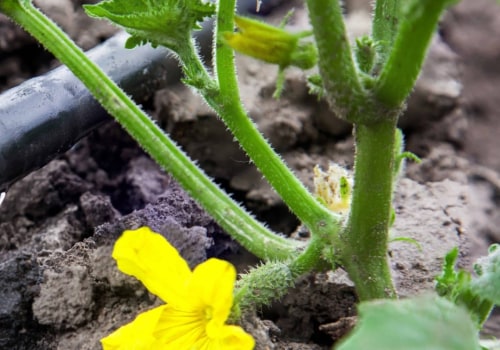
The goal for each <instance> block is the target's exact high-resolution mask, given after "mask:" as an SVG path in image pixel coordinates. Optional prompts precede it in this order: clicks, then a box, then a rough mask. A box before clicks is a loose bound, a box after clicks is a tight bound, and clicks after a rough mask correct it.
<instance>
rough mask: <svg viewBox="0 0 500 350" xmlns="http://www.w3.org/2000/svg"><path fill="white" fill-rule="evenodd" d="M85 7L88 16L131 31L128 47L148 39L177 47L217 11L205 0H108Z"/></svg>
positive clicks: (155, 44) (145, 41)
mask: <svg viewBox="0 0 500 350" xmlns="http://www.w3.org/2000/svg"><path fill="white" fill-rule="evenodd" d="M84 8H85V11H86V12H87V14H88V15H89V16H91V17H97V18H105V19H108V20H110V21H111V22H113V23H115V24H117V25H119V26H121V27H123V28H124V29H125V30H126V31H127V33H129V34H130V35H132V38H131V39H130V40H129V41H128V42H127V47H133V46H136V45H139V44H144V43H147V42H149V43H151V44H152V45H153V46H157V45H163V46H166V47H168V48H170V49H173V50H174V51H175V50H176V48H178V47H179V45H183V44H184V43H185V42H186V40H190V36H191V31H192V30H195V29H199V28H200V25H199V22H200V21H202V20H203V19H204V18H206V17H210V16H212V15H213V14H214V13H215V6H214V4H211V3H205V2H204V1H202V0H107V1H102V2H100V3H98V4H96V5H84Z"/></svg>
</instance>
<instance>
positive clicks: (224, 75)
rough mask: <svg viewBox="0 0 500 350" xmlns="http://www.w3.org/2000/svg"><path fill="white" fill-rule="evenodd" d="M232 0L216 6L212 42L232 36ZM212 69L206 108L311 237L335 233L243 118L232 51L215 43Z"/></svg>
mask: <svg viewBox="0 0 500 350" xmlns="http://www.w3.org/2000/svg"><path fill="white" fill-rule="evenodd" d="M234 5H235V1H234V0H221V1H219V2H218V6H219V7H218V16H217V24H216V32H215V40H218V38H220V37H221V35H222V33H224V32H232V31H233V27H234V23H233V18H234ZM215 46H216V52H215V67H216V73H217V79H218V84H219V88H220V95H217V96H212V97H210V96H209V97H208V98H207V101H208V102H209V104H210V105H211V106H212V107H213V108H214V109H215V110H216V111H217V112H218V113H219V115H220V117H221V118H222V120H223V121H224V123H225V124H226V125H227V127H228V128H229V129H230V130H231V132H232V133H233V135H234V136H235V138H236V139H237V140H238V142H239V143H240V145H241V146H242V148H243V149H244V150H245V152H246V153H247V154H248V155H249V157H250V158H251V159H252V161H253V162H254V163H255V165H256V166H257V167H258V168H259V170H260V171H261V172H262V174H263V175H264V176H265V178H266V179H267V180H268V181H269V183H270V184H271V186H272V187H273V188H274V189H275V190H276V192H278V194H279V195H280V196H281V198H282V199H283V201H284V202H285V203H286V204H287V205H288V207H289V208H290V209H291V210H292V211H293V213H295V215H297V216H298V217H299V219H300V220H301V221H302V222H303V223H304V224H305V225H306V226H308V227H309V229H310V230H311V233H312V234H313V235H321V236H324V237H328V236H331V235H334V234H335V233H336V232H337V231H338V229H339V228H338V222H339V219H340V218H339V216H338V215H336V214H334V213H332V212H331V211H329V210H328V209H327V208H326V207H324V206H323V205H321V204H320V203H319V202H318V201H317V200H316V199H315V198H314V197H313V196H312V195H311V194H310V193H309V191H308V190H307V189H306V188H305V187H304V185H303V184H302V183H301V182H300V181H299V180H298V179H297V177H296V176H295V175H294V174H293V173H292V171H291V170H290V169H289V168H288V167H287V166H286V165H285V163H284V162H283V160H282V159H281V158H280V157H279V155H278V154H276V152H274V150H273V149H272V147H271V146H270V145H269V143H268V142H267V141H266V140H265V139H264V137H263V136H262V134H261V133H260V132H259V131H258V130H257V127H256V126H255V124H254V123H253V122H252V120H251V119H250V118H249V117H248V115H247V114H246V112H245V110H244V108H243V106H242V104H241V99H240V95H239V89H238V82H237V78H236V70H235V65H234V53H233V50H232V49H231V48H230V47H229V46H226V45H224V44H222V43H220V42H219V41H217V44H216V45H215Z"/></svg>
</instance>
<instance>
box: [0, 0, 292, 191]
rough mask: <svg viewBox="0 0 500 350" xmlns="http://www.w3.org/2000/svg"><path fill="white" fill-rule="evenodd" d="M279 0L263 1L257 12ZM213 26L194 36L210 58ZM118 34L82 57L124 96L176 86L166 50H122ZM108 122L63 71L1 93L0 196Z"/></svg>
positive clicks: (248, 4)
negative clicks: (120, 90)
mask: <svg viewBox="0 0 500 350" xmlns="http://www.w3.org/2000/svg"><path fill="white" fill-rule="evenodd" d="M282 2H283V0H269V1H263V2H262V6H261V14H262V13H266V14H267V13H269V12H270V11H271V10H272V9H273V8H274V7H276V6H278V5H280V4H281V3H282ZM255 4H256V0H245V1H240V2H239V6H238V8H239V11H240V13H248V12H252V11H253V10H255ZM211 33H212V22H211V21H208V22H206V23H205V24H204V26H203V29H202V30H201V31H198V32H195V37H196V39H197V41H198V42H199V45H200V48H201V51H202V54H205V56H206V55H209V54H210V47H209V46H210V44H211V40H212V34H211ZM127 37H128V35H127V34H125V33H119V34H117V35H115V36H114V37H112V38H110V39H108V40H107V41H106V42H104V43H103V44H101V45H100V46H98V47H96V48H94V49H92V50H90V51H88V53H87V55H88V56H89V57H90V58H91V59H92V60H93V61H94V62H96V63H97V64H98V65H99V66H100V67H101V68H102V69H103V70H104V71H105V72H106V73H107V74H108V75H109V76H110V77H111V78H112V79H113V80H114V81H115V82H117V83H118V84H119V85H120V86H121V87H122V88H123V89H124V90H125V91H126V92H127V93H128V94H129V95H131V96H132V97H136V98H141V97H144V96H150V95H151V94H152V93H153V92H154V91H155V90H156V89H158V88H161V87H164V86H166V85H168V84H172V83H174V82H177V81H178V79H179V78H180V70H179V67H178V63H177V61H176V60H175V59H173V58H172V57H168V50H166V49H163V48H157V49H153V48H151V47H150V46H149V45H147V46H141V47H138V48H136V49H134V50H127V49H125V48H124V44H125V40H126V38H127ZM109 120H111V118H110V117H109V116H108V115H107V113H106V112H105V111H104V109H103V108H102V107H101V106H100V105H99V104H98V103H97V101H95V99H94V98H93V97H92V95H91V94H90V93H89V92H88V90H87V89H86V88H85V86H84V85H83V84H82V83H81V82H80V81H79V80H78V79H77V78H76V77H75V76H74V75H73V74H72V73H71V72H70V71H69V70H68V69H67V68H66V67H59V68H57V69H54V70H53V71H51V72H49V73H47V74H45V75H43V76H40V77H36V78H33V79H30V80H28V81H26V82H24V83H22V84H20V85H19V86H17V87H15V88H12V89H10V90H8V91H6V92H4V93H2V94H1V95H0V192H1V191H5V190H6V189H7V188H8V187H9V186H10V185H11V184H12V183H13V182H15V181H16V180H18V179H20V178H22V177H23V176H25V175H27V174H28V173H30V172H31V171H33V170H36V169H38V168H40V167H42V166H44V165H45V164H47V163H48V162H49V161H50V160H52V159H53V158H55V157H56V156H58V155H60V154H62V153H64V152H65V151H67V150H68V149H70V148H71V147H72V146H73V145H74V144H75V143H76V142H77V141H78V140H80V139H81V138H82V137H84V136H85V135H87V134H88V133H89V132H90V131H92V130H93V129H95V128H96V127H98V126H100V125H102V124H103V123H105V122H106V121H109Z"/></svg>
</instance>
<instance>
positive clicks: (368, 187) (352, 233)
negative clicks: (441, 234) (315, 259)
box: [340, 120, 396, 301]
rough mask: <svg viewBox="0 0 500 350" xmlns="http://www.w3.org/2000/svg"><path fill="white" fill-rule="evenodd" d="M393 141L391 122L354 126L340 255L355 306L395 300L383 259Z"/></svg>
mask: <svg viewBox="0 0 500 350" xmlns="http://www.w3.org/2000/svg"><path fill="white" fill-rule="evenodd" d="M395 137H396V121H395V120H388V121H383V122H379V123H377V124H373V125H370V126H365V125H355V139H356V160H355V167H354V188H353V194H352V204H351V211H350V214H349V220H348V224H347V227H346V230H345V231H344V232H343V233H342V234H341V244H342V248H341V251H340V255H341V257H342V258H341V262H342V265H343V266H344V268H345V269H346V271H347V272H348V274H349V277H350V278H351V279H352V281H353V282H354V283H355V285H356V291H357V293H358V297H359V299H360V300H361V301H363V300H370V299H379V298H393V297H395V296H396V293H395V289H394V286H393V283H392V279H391V273H390V268H389V264H388V258H387V244H388V233H389V224H390V213H391V205H392V204H391V200H392V190H393V184H392V179H393V168H394V144H395Z"/></svg>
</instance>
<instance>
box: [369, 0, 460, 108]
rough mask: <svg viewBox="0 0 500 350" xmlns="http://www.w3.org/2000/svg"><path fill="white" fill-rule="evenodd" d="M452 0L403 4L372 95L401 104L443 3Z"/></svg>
mask: <svg viewBox="0 0 500 350" xmlns="http://www.w3.org/2000/svg"><path fill="white" fill-rule="evenodd" d="M453 2H454V1H453V0H411V1H408V3H407V4H404V10H402V14H401V17H400V24H399V30H398V33H397V36H396V38H395V41H394V46H393V48H392V51H391V52H390V55H389V57H388V59H387V61H386V64H385V66H384V67H383V69H382V72H381V74H380V78H379V80H378V82H377V85H376V87H375V96H376V97H377V98H378V99H379V100H380V101H381V102H382V103H383V104H384V105H385V106H386V107H388V108H397V107H400V106H401V105H402V104H403V103H404V101H405V99H406V98H407V97H408V95H409V94H410V92H411V90H412V89H413V86H414V85H415V81H416V79H417V77H418V74H419V73H420V70H421V68H422V64H423V62H424V59H425V55H426V53H427V47H428V46H429V43H430V41H431V38H432V36H433V34H434V32H435V30H436V26H437V23H438V20H439V18H440V16H441V14H442V13H443V11H444V9H445V8H446V6H447V5H448V4H450V3H453ZM400 6H403V5H400Z"/></svg>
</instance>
